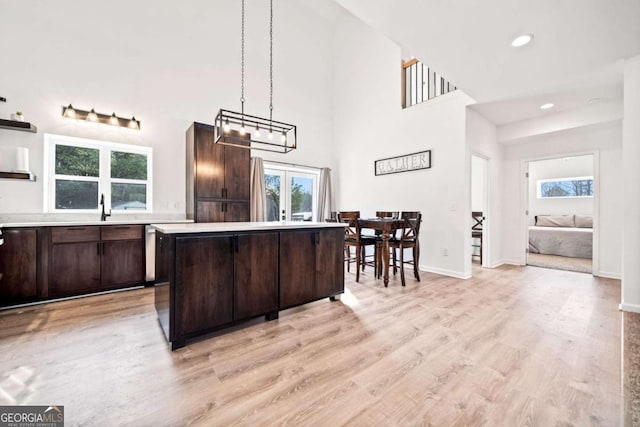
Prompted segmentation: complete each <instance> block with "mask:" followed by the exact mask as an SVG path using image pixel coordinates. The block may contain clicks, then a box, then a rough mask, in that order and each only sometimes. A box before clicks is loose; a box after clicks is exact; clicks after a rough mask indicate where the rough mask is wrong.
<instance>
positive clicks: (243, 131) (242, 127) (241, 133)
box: [240, 124, 247, 136]
mask: <svg viewBox="0 0 640 427" xmlns="http://www.w3.org/2000/svg"><path fill="white" fill-rule="evenodd" d="M246 133H247V130H246V129H245V128H244V124H242V126H240V135H243V136H244V135H245V134H246Z"/></svg>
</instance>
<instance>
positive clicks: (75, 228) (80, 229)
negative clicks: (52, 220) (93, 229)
mask: <svg viewBox="0 0 640 427" xmlns="http://www.w3.org/2000/svg"><path fill="white" fill-rule="evenodd" d="M86 229H87V228H86V227H73V228H72V227H69V228H67V231H82V230H86Z"/></svg>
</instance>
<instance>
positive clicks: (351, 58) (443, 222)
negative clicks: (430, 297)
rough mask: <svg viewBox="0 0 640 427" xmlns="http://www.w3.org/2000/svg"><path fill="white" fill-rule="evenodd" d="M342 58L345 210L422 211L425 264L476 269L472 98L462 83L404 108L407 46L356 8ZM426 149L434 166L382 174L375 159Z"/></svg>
mask: <svg viewBox="0 0 640 427" xmlns="http://www.w3.org/2000/svg"><path fill="white" fill-rule="evenodd" d="M334 63H335V64H336V68H335V78H334V126H335V130H334V135H335V138H336V139H335V143H336V147H337V149H338V154H339V156H340V163H339V164H340V166H339V174H338V176H339V179H338V180H337V181H336V182H337V186H338V195H337V199H336V201H337V208H338V210H352V209H353V210H360V211H361V214H362V215H363V216H369V215H374V214H375V211H376V210H407V211H408V210H419V211H421V212H422V214H423V223H422V228H421V238H420V242H421V258H420V266H421V268H423V269H427V270H430V271H435V272H439V273H443V274H449V275H453V276H458V277H468V276H469V274H470V262H469V263H466V262H465V261H466V257H467V255H469V258H470V247H469V248H467V247H465V245H466V243H465V242H467V239H466V236H467V235H469V236H470V233H469V228H468V227H470V222H469V221H470V218H469V212H470V196H469V175H468V171H469V163H468V156H467V152H466V145H465V106H466V105H467V104H468V103H470V102H471V99H470V98H469V97H468V96H466V95H465V94H464V93H462V92H461V91H457V92H454V93H451V94H448V95H445V96H442V97H439V98H436V99H434V100H431V101H428V102H425V103H423V104H419V105H417V106H413V107H410V108H407V109H405V110H403V109H402V108H401V104H400V103H401V81H400V76H401V51H400V48H399V47H398V46H397V45H396V44H394V43H393V42H391V41H389V40H388V39H386V38H385V37H383V36H381V35H379V34H378V33H376V32H374V31H373V30H371V29H370V28H369V27H368V26H366V25H365V24H363V23H362V22H361V21H359V20H357V19H355V18H353V17H352V16H351V15H347V14H345V15H344V16H341V17H340V18H339V19H338V21H337V22H336V33H335V52H334ZM426 149H431V150H432V168H431V169H427V170H420V171H413V172H406V173H398V174H393V175H386V176H374V168H373V165H374V161H375V160H378V159H383V158H386V157H393V156H399V155H403V154H409V153H413V152H417V151H422V150H426ZM443 251H446V253H447V255H446V256H445V255H443ZM467 264H468V266H467Z"/></svg>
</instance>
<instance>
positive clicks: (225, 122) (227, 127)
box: [223, 119, 231, 133]
mask: <svg viewBox="0 0 640 427" xmlns="http://www.w3.org/2000/svg"><path fill="white" fill-rule="evenodd" d="M223 129H224V131H225V133H226V132H229V131H230V130H231V126H229V119H227V120H225V121H224V126H223Z"/></svg>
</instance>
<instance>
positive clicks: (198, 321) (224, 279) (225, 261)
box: [175, 236, 233, 337]
mask: <svg viewBox="0 0 640 427" xmlns="http://www.w3.org/2000/svg"><path fill="white" fill-rule="evenodd" d="M232 243H233V238H232V236H227V237H195V238H191V237H181V238H177V239H176V243H175V245H176V246H175V252H176V261H175V262H176V279H175V280H176V283H175V285H176V292H177V293H178V294H177V296H176V300H177V301H178V302H177V306H178V307H180V312H179V313H176V317H177V322H176V331H175V332H176V335H177V336H178V337H182V336H184V335H189V334H192V333H195V332H198V331H203V330H207V329H210V328H213V327H216V326H220V325H223V324H225V323H230V322H231V321H232V320H233V256H232V255H233V252H232V250H233V245H232Z"/></svg>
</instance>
